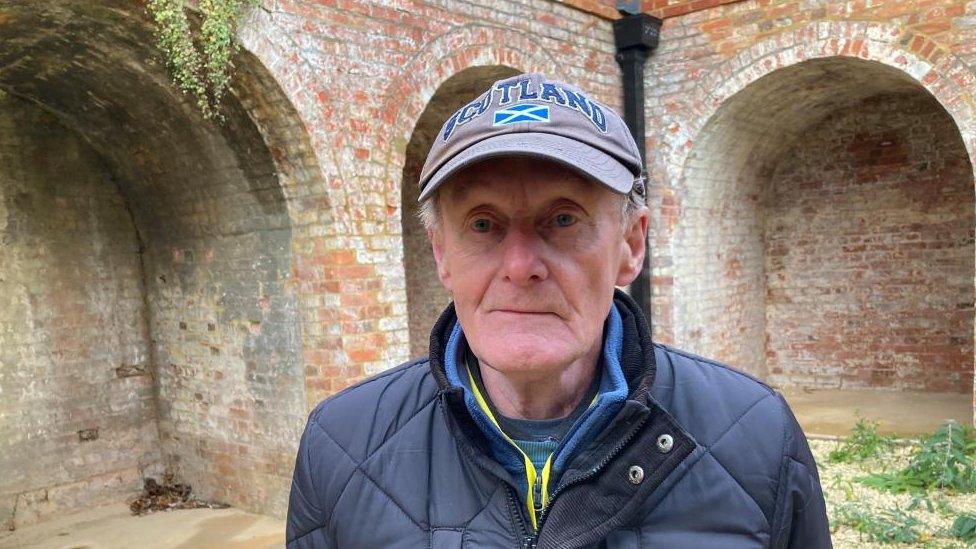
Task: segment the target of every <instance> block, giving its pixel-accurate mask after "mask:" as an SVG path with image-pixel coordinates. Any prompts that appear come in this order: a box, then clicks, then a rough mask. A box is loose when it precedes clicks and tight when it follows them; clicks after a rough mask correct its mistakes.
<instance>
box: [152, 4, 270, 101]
mask: <svg viewBox="0 0 976 549" xmlns="http://www.w3.org/2000/svg"><path fill="white" fill-rule="evenodd" d="M187 2H188V0H147V2H146V8H147V9H148V11H149V16H150V17H151V18H152V20H153V23H154V24H155V27H156V39H157V42H158V45H159V49H160V51H161V52H162V53H163V55H164V56H165V58H166V65H167V66H168V67H169V70H170V73H171V74H172V77H173V82H174V83H175V84H176V86H177V87H178V88H179V89H180V90H182V91H183V92H184V93H187V94H190V95H192V96H193V97H194V98H195V99H196V103H197V106H198V107H199V108H200V111H201V112H202V113H203V116H204V117H205V118H208V119H214V118H216V119H219V118H220V103H221V100H222V99H223V98H224V94H226V92H227V88H228V87H229V85H230V78H231V76H230V75H231V68H232V67H231V58H232V57H233V55H234V53H236V51H237V49H238V48H239V47H240V45H239V44H238V43H237V42H236V41H235V40H234V31H235V30H236V28H237V23H238V21H239V19H240V17H241V14H242V12H243V10H244V7H245V5H247V4H250V5H257V2H258V0H199V1H198V2H197V3H196V9H195V10H194V12H195V14H194V16H191V12H190V8H189V6H188V5H187ZM196 16H199V17H196ZM197 22H198V24H197Z"/></svg>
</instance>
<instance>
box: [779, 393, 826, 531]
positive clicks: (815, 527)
mask: <svg viewBox="0 0 976 549" xmlns="http://www.w3.org/2000/svg"><path fill="white" fill-rule="evenodd" d="M779 399H780V401H781V402H782V405H783V410H784V414H785V432H784V436H785V443H784V453H783V460H782V462H781V464H780V475H779V488H778V490H777V497H776V512H775V518H774V523H773V526H774V529H773V532H775V533H776V535H774V538H773V539H774V543H773V544H772V546H773V547H777V548H790V549H801V548H802V549H821V548H828V549H829V548H831V547H832V545H831V541H830V524H829V523H828V521H827V506H826V503H825V502H824V497H823V491H822V489H821V487H820V474H819V473H818V471H817V464H816V462H815V461H814V459H813V453H812V452H811V451H810V445H809V444H808V443H807V438H806V436H805V435H804V434H803V431H802V430H801V429H800V425H799V424H798V423H797V421H796V418H795V417H794V415H793V412H792V411H791V410H790V407H789V405H788V404H787V403H786V401H785V400H784V399H783V397H782V396H781V395H780V396H779Z"/></svg>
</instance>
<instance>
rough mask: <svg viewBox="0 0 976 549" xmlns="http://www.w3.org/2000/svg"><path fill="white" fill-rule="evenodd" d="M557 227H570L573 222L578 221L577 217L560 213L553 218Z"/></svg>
mask: <svg viewBox="0 0 976 549" xmlns="http://www.w3.org/2000/svg"><path fill="white" fill-rule="evenodd" d="M553 221H555V223H556V226H557V227H569V226H570V225H572V224H573V223H576V217H574V216H572V215H570V214H559V215H557V216H556V218H555V219H554V220H553Z"/></svg>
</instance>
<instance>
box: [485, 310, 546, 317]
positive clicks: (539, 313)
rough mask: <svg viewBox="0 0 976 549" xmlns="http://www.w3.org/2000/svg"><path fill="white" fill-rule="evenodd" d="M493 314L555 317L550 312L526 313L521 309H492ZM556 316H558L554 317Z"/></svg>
mask: <svg viewBox="0 0 976 549" xmlns="http://www.w3.org/2000/svg"><path fill="white" fill-rule="evenodd" d="M491 312H493V313H508V314H518V315H556V313H554V312H552V311H526V310H522V309H493V310H492V311H491ZM556 316H558V315H556Z"/></svg>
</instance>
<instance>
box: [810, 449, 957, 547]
mask: <svg viewBox="0 0 976 549" xmlns="http://www.w3.org/2000/svg"><path fill="white" fill-rule="evenodd" d="M839 444H840V443H839V442H837V441H833V440H813V439H811V440H810V448H811V449H812V450H813V454H814V457H815V458H816V460H817V466H818V469H819V471H820V484H821V486H822V487H823V491H824V497H825V499H826V500H827V514H828V516H829V518H830V523H831V530H832V532H833V542H834V547H836V548H838V549H868V548H873V547H892V544H890V543H889V544H887V545H883V544H879V543H873V542H871V541H869V539H868V538H867V537H866V536H864V535H863V534H861V533H859V532H857V531H856V530H854V529H853V528H851V527H848V526H839V525H837V522H838V515H839V513H838V510H839V509H841V508H843V507H844V506H864V507H866V508H867V509H870V510H871V512H872V514H879V513H884V512H885V511H891V510H894V509H896V508H897V509H901V510H902V511H905V512H907V513H908V514H910V515H911V516H912V517H914V518H915V519H917V520H918V521H920V522H921V523H922V524H920V525H919V526H918V528H917V529H918V530H919V531H920V532H921V533H922V540H923V541H922V542H919V543H915V544H912V545H914V546H917V547H933V548H936V547H946V548H948V547H960V548H965V547H969V546H967V545H966V544H965V543H963V542H961V541H959V540H956V539H954V538H951V537H946V536H947V535H948V534H946V533H945V532H946V531H948V529H949V528H950V527H951V526H952V522H953V521H954V520H955V519H956V517H957V516H958V515H959V514H961V513H971V514H973V513H976V494H961V495H958V494H957V495H950V494H945V493H936V492H932V493H930V494H929V495H928V499H929V501H931V502H932V506H933V509H932V511H929V509H928V506H927V505H926V504H925V503H921V504H920V505H918V506H917V507H916V508H915V509H912V510H910V511H909V510H908V508H909V506H910V505H911V503H912V499H913V496H912V495H909V494H891V493H888V492H881V491H878V490H875V489H873V488H869V487H867V486H864V485H863V484H861V483H859V482H856V481H855V479H856V478H858V477H861V476H865V475H868V474H871V473H880V472H885V471H892V470H896V469H900V468H902V467H904V466H905V465H906V464H907V463H908V455H909V452H910V450H911V447H910V446H902V447H899V448H897V449H895V450H894V451H893V452H892V454H891V455H888V456H885V457H884V458H883V459H876V460H869V461H866V462H863V463H854V464H849V463H830V462H828V461H827V454H828V453H829V452H830V451H831V450H833V449H834V448H836V447H837V446H838V445H839ZM895 545H901V544H895Z"/></svg>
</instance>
